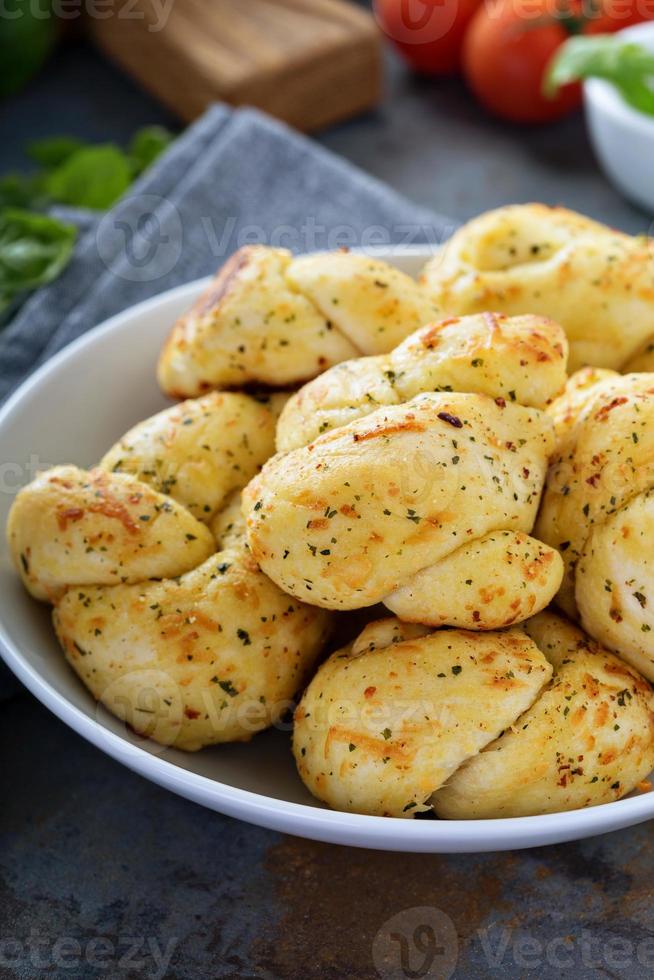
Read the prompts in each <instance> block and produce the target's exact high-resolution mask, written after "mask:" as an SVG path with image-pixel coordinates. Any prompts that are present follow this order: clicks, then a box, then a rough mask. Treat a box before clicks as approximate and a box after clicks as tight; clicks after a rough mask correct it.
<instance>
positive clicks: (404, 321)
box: [158, 245, 438, 398]
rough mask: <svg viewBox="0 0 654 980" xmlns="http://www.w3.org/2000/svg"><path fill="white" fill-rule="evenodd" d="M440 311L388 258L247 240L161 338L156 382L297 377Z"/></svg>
mask: <svg viewBox="0 0 654 980" xmlns="http://www.w3.org/2000/svg"><path fill="white" fill-rule="evenodd" d="M437 313H438V310H437V308H436V306H435V305H434V304H433V303H432V301H431V300H430V298H429V297H428V296H427V294H426V293H425V291H424V290H422V289H421V288H420V287H419V286H418V284H417V283H416V282H415V281H414V280H413V279H411V278H410V277H409V276H407V275H405V274H404V273H401V272H399V271H398V270H397V269H393V268H392V267H391V266H389V265H388V264H387V263H385V262H380V261H378V260H375V259H369V258H367V257H366V256H364V255H358V254H350V253H347V252H336V253H329V252H326V253H318V254H316V255H310V256H304V257H301V258H298V259H294V258H293V256H292V255H291V253H290V252H288V251H287V250H286V249H280V248H269V247H267V246H264V245H252V246H247V247H245V248H242V249H240V250H239V251H238V252H237V253H236V254H235V255H233V256H232V257H231V259H230V260H229V261H228V262H227V263H226V265H225V266H224V267H223V268H222V269H221V270H219V272H218V273H217V275H216V278H215V279H214V281H213V282H212V283H211V284H210V285H209V287H208V288H207V289H206V290H205V292H204V293H203V295H202V296H201V297H200V298H199V299H198V301H197V302H196V303H195V305H194V306H193V307H192V309H191V310H189V312H188V313H186V314H185V315H184V316H183V317H181V318H180V319H179V320H178V321H177V323H176V324H175V326H174V327H173V330H172V332H171V334H170V336H169V338H168V340H167V341H166V344H165V346H164V348H163V350H162V352H161V356H160V359H159V367H158V377H159V383H160V385H161V387H162V388H163V390H164V391H165V392H166V393H167V394H169V395H172V396H174V397H178V398H183V397H195V396H197V395H201V394H203V393H204V392H206V391H208V390H210V389H213V388H236V387H242V386H243V385H248V384H264V385H271V386H273V387H286V386H289V385H296V384H298V383H302V382H304V381H307V380H308V379H310V378H313V377H315V376H316V375H317V374H319V373H320V372H321V371H324V370H325V369H326V368H328V367H330V366H331V365H333V364H338V363H339V362H340V361H344V360H347V359H348V358H351V357H356V356H357V355H358V354H373V353H378V352H379V351H385V350H390V349H391V348H392V347H394V346H395V344H396V343H398V341H399V340H401V339H402V338H404V337H406V336H407V334H409V333H411V331H412V330H415V329H416V327H418V326H420V325H421V324H422V323H426V322H427V321H428V320H430V319H433V318H434V316H436V315H437Z"/></svg>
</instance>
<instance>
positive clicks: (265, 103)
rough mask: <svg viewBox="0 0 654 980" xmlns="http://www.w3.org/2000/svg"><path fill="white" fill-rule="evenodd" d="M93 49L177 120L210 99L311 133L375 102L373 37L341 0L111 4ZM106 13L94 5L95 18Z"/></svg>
mask: <svg viewBox="0 0 654 980" xmlns="http://www.w3.org/2000/svg"><path fill="white" fill-rule="evenodd" d="M113 7H114V9H113V12H112V16H106V17H103V19H97V18H89V19H88V26H89V30H90V32H91V34H92V36H93V37H94V38H95V40H96V42H97V43H98V45H99V46H100V47H101V48H102V50H103V51H105V52H106V53H107V54H108V55H109V56H110V57H111V58H112V59H113V60H114V61H116V62H117V63H118V64H119V65H121V66H122V67H123V68H124V69H125V70H126V71H127V72H129V74H131V75H133V76H134V78H136V79H137V80H138V81H139V82H140V83H141V84H142V85H143V86H144V87H145V88H147V89H148V90H149V91H150V92H152V93H153V95H155V96H156V97H157V98H158V99H160V100H161V101H162V102H163V103H165V104H166V105H167V106H169V107H170V108H171V109H172V110H173V111H174V112H176V113H177V114H178V115H179V116H181V117H182V119H184V120H191V119H194V118H195V117H196V116H198V115H199V114H200V113H201V112H202V111H203V110H204V109H205V108H206V106H207V105H208V104H209V103H210V102H213V101H216V100H221V101H226V102H230V103H232V104H233V105H254V106H258V107H259V108H261V109H265V110H266V111H267V112H270V113H272V115H274V116H277V117H278V118H280V119H283V120H285V121H286V122H288V123H290V124H291V125H293V126H296V127H297V128H298V129H302V130H307V131H308V130H314V129H318V128H320V127H323V126H326V125H328V124H330V123H333V122H336V121H338V120H341V119H345V118H347V117H348V116H353V115H355V114H356V113H358V112H361V111H363V110H365V109H367V108H369V107H370V106H372V105H374V104H375V103H376V102H377V101H378V99H379V94H380V75H381V68H380V65H381V58H380V40H379V34H378V31H377V28H376V25H375V22H374V20H373V18H372V16H371V15H370V14H368V13H367V12H366V11H364V10H362V9H361V8H360V7H356V6H353V5H352V4H351V3H347V2H345V0H129V2H128V3H126V2H125V0H113ZM105 10H106V7H105V4H104V3H103V11H105Z"/></svg>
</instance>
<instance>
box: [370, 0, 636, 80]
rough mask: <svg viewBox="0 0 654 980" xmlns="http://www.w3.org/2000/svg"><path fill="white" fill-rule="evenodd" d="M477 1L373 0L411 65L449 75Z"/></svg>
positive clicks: (384, 26) (457, 62)
mask: <svg viewBox="0 0 654 980" xmlns="http://www.w3.org/2000/svg"><path fill="white" fill-rule="evenodd" d="M480 2H481V0H375V3H374V9H375V16H376V18H377V21H378V23H379V24H380V26H381V27H382V30H383V31H384V32H385V33H386V34H387V35H388V37H389V38H390V39H391V41H392V42H393V44H394V45H395V47H396V48H397V49H398V50H399V51H400V52H401V53H402V55H403V56H404V58H405V59H406V61H408V63H409V64H410V65H411V67H412V68H415V69H416V71H419V72H423V73H424V74H426V75H449V74H451V73H453V72H455V71H457V69H458V68H460V66H461V47H462V45H463V38H464V34H465V30H466V27H467V26H468V23H469V22H470V19H471V18H472V15H473V14H474V13H475V11H476V9H477V7H478V6H479V4H480ZM615 2H616V3H617V2H620V0H615ZM622 2H624V0H622ZM652 2H654V0H652Z"/></svg>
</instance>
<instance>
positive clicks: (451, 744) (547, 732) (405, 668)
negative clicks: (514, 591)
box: [293, 613, 654, 819]
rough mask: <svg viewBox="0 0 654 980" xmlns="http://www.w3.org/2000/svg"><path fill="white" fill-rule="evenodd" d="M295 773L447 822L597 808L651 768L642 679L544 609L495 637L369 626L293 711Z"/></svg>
mask: <svg viewBox="0 0 654 980" xmlns="http://www.w3.org/2000/svg"><path fill="white" fill-rule="evenodd" d="M293 752H294V755H295V760H296V763H297V767H298V771H299V774H300V776H301V778H302V780H303V781H304V783H305V784H306V786H307V787H308V788H309V790H310V791H311V792H312V793H313V794H314V795H315V796H317V797H318V798H319V799H321V800H323V801H324V802H326V803H328V804H329V805H330V806H332V807H334V808H335V809H339V810H348V811H354V812H357V813H370V814H376V815H380V816H396V817H413V816H415V814H416V813H420V812H421V811H426V810H429V809H432V808H433V810H434V811H435V812H436V814H437V815H438V816H440V817H445V818H450V819H471V818H493V817H509V816H527V815H533V814H539V813H551V812H556V811H563V810H571V809H575V808H577V807H584V806H592V805H597V804H599V803H605V802H608V801H611V800H615V799H618V798H620V797H621V796H623V795H624V794H625V793H628V792H630V791H631V790H632V789H634V788H635V787H636V786H637V785H638V783H639V782H640V781H641V780H643V779H644V778H645V776H646V775H647V774H648V773H649V772H650V770H651V769H652V767H653V766H654V714H653V713H652V690H651V688H650V686H649V684H648V683H647V682H646V681H645V680H644V679H643V678H642V677H641V676H640V675H639V674H638V673H637V672H636V671H635V670H633V669H632V668H630V667H628V666H627V665H626V664H625V663H623V662H622V661H621V660H620V659H619V658H618V657H615V656H614V655H613V654H610V653H608V652H607V651H606V650H604V649H602V648H601V647H600V646H598V645H597V644H596V643H594V642H593V641H591V640H590V639H589V638H588V637H587V636H585V635H584V634H583V633H582V632H581V631H580V630H578V629H576V628H575V627H573V626H572V625H571V624H569V623H567V622H566V621H564V620H562V619H561V618H560V617H557V616H553V615H551V614H549V613H544V614H541V615H540V616H537V617H536V618H535V619H533V620H530V621H529V622H528V623H527V624H526V632H525V631H523V630H522V629H513V630H509V631H503V632H493V633H471V632H468V631H464V630H458V629H453V630H439V631H437V632H429V631H426V630H425V629H424V628H420V627H415V626H413V627H412V626H411V625H408V624H404V623H401V622H399V621H398V620H386V621H383V622H381V623H374V624H371V625H370V626H368V627H367V628H366V629H365V630H364V631H363V633H362V634H361V636H360V637H359V638H358V639H357V640H356V641H355V642H354V643H353V644H351V645H350V646H348V647H346V648H345V649H343V650H340V651H338V652H337V653H335V654H333V655H332V656H331V657H330V658H329V659H328V660H327V661H326V662H325V663H324V664H323V665H322V666H321V667H320V668H319V670H318V672H317V674H316V676H315V677H314V678H313V680H312V681H311V682H310V684H309V686H308V688H307V689H306V691H305V692H304V695H303V697H302V700H301V701H300V704H299V706H298V708H297V711H296V713H295V728H294V735H293Z"/></svg>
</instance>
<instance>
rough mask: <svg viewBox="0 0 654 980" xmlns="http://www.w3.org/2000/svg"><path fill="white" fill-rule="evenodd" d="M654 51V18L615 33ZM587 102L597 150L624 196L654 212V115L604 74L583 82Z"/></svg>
mask: <svg viewBox="0 0 654 980" xmlns="http://www.w3.org/2000/svg"><path fill="white" fill-rule="evenodd" d="M616 37H619V38H620V39H621V40H623V41H635V42H637V43H638V44H642V45H643V47H646V48H648V49H650V50H652V51H654V22H648V23H645V24H636V26H635V27H627V28H625V30H623V31H619V32H618V33H617V34H616ZM583 88H584V105H585V108H586V118H587V120H588V128H589V131H590V138H591V141H592V144H593V147H594V148H595V153H596V154H597V157H598V159H599V161H600V163H601V165H602V168H603V169H604V172H605V173H606V175H607V177H608V178H609V180H610V181H611V182H612V183H613V184H615V186H616V187H617V188H618V189H619V190H620V191H621V192H622V193H623V194H624V196H625V197H627V198H629V200H631V201H633V202H634V203H635V204H637V205H639V206H640V207H641V208H645V209H646V210H647V211H650V212H651V213H652V214H654V116H648V115H645V113H643V112H639V111H638V110H637V109H633V108H632V107H631V106H630V105H629V104H628V103H627V102H625V100H624V99H623V98H622V96H621V95H620V93H619V92H618V90H617V88H616V87H615V86H614V85H611V83H610V82H605V81H604V80H603V79H601V78H590V79H588V80H587V81H585V82H584V86H583Z"/></svg>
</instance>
